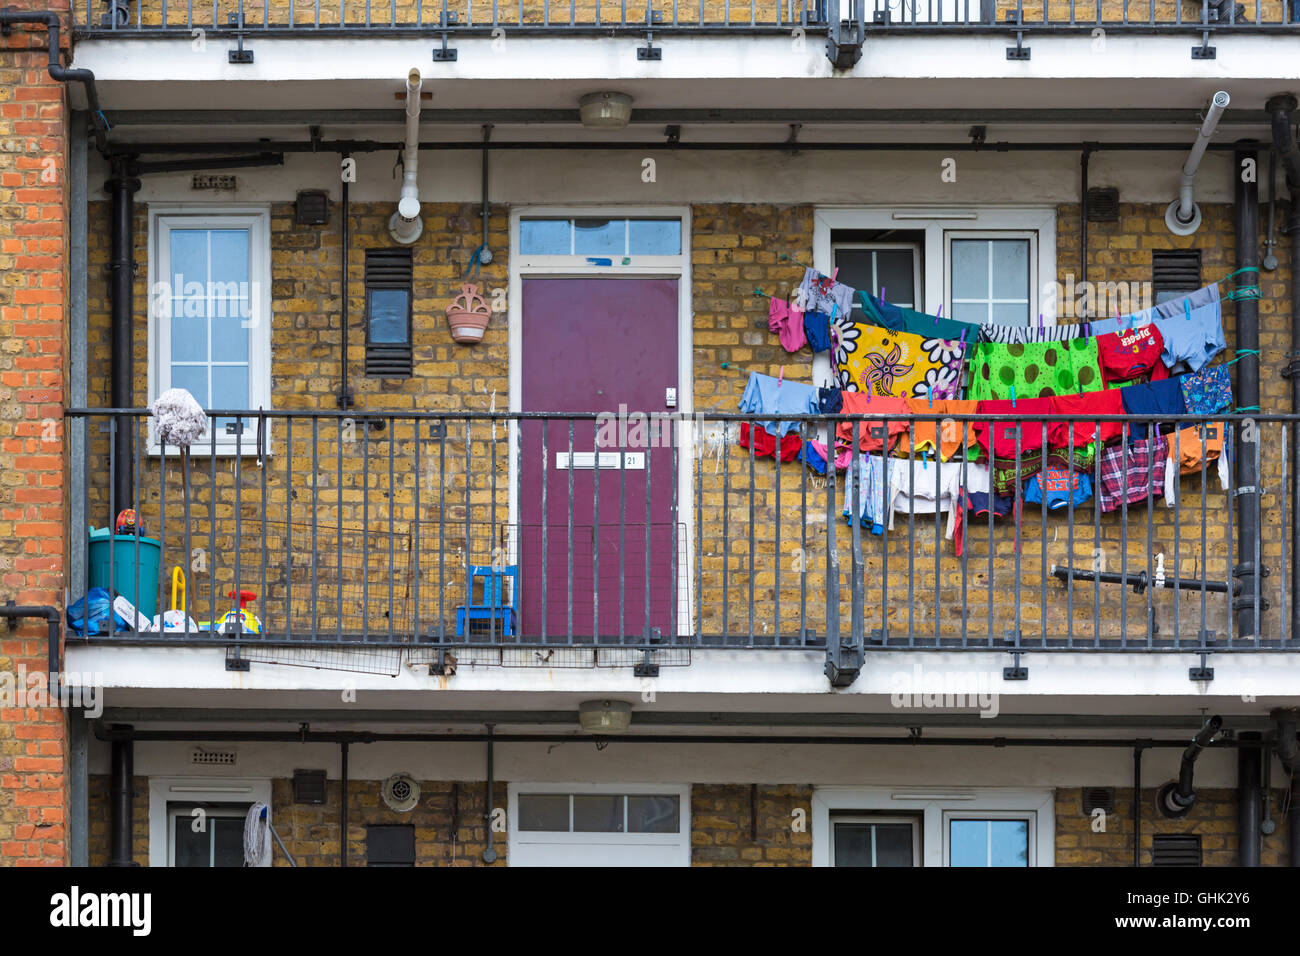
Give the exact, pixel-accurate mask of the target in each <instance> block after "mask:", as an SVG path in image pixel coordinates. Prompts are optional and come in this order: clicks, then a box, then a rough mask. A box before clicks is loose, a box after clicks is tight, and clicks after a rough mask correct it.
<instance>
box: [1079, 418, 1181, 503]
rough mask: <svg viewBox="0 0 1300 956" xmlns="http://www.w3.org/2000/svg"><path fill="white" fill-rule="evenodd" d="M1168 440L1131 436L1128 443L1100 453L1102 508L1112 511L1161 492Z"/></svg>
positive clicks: (1161, 494) (1161, 493) (1167, 455)
mask: <svg viewBox="0 0 1300 956" xmlns="http://www.w3.org/2000/svg"><path fill="white" fill-rule="evenodd" d="M1168 457H1169V439H1167V438H1166V437H1165V436H1164V435H1160V434H1157V435H1155V436H1153V437H1151V438H1138V439H1133V440H1132V441H1130V442H1129V443H1128V444H1127V445H1124V444H1118V445H1108V446H1106V447H1105V448H1104V449H1102V452H1101V463H1100V465H1101V487H1100V488H1099V489H1098V494H1097V502H1098V503H1099V504H1100V506H1101V510H1102V511H1114V510H1115V509H1116V508H1118V507H1119V506H1120V505H1122V504H1125V503H1127V504H1135V503H1136V502H1139V501H1145V500H1146V498H1147V493H1148V492H1150V494H1151V497H1152V498H1153V499H1154V498H1160V497H1162V496H1163V495H1164V487H1165V461H1166V459H1168Z"/></svg>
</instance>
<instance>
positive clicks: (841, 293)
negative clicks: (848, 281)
mask: <svg viewBox="0 0 1300 956" xmlns="http://www.w3.org/2000/svg"><path fill="white" fill-rule="evenodd" d="M794 304H795V305H796V306H798V307H799V308H800V309H802V310H803V311H804V313H808V312H820V313H822V314H823V315H827V316H829V315H831V314H832V313H834V314H835V315H848V314H849V313H851V312H852V311H853V289H852V288H850V287H849V286H846V285H845V284H844V283H843V282H836V281H835V279H834V277H832V276H824V275H822V274H821V273H820V272H818V271H817V270H816V269H804V272H803V281H802V282H800V283H799V288H798V290H796V292H795V296H794Z"/></svg>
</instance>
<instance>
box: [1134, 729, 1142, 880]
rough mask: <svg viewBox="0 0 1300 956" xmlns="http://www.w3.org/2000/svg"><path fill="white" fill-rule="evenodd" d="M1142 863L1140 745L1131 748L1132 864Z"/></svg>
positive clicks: (1137, 865)
mask: <svg viewBox="0 0 1300 956" xmlns="http://www.w3.org/2000/svg"><path fill="white" fill-rule="evenodd" d="M1141 865H1142V745H1141V744H1138V745H1136V746H1135V747H1134V748H1133V866H1135V867H1139V866H1141Z"/></svg>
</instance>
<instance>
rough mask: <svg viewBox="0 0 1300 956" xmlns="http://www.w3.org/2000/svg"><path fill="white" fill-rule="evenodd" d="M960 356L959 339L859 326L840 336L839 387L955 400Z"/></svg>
mask: <svg viewBox="0 0 1300 956" xmlns="http://www.w3.org/2000/svg"><path fill="white" fill-rule="evenodd" d="M965 354H966V348H965V346H964V345H963V344H962V343H961V341H960V340H958V341H951V340H948V339H923V338H921V336H919V335H912V334H911V333H909V332H895V331H893V330H892V329H886V328H882V327H881V326H878V325H866V324H861V323H859V324H856V325H853V326H851V327H850V328H849V329H848V330H846V331H844V332H843V333H842V335H841V340H840V348H839V355H841V356H842V359H841V361H840V363H839V376H840V385H841V387H843V388H844V389H846V390H855V391H860V392H866V391H868V390H870V391H871V392H872V394H875V395H890V396H894V397H897V398H906V397H909V396H910V397H915V398H926V397H929V396H933V397H934V398H956V397H957V390H958V387H959V385H960V382H961V370H962V362H963V361H964V359H965Z"/></svg>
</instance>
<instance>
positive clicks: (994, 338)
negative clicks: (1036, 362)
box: [979, 323, 1092, 345]
mask: <svg viewBox="0 0 1300 956" xmlns="http://www.w3.org/2000/svg"><path fill="white" fill-rule="evenodd" d="M1091 334H1092V332H1091V331H1090V330H1089V327H1088V325H1087V323H1084V324H1081V325H994V324H992V323H985V324H982V325H980V327H979V341H980V342H999V343H1001V344H1003V345H1028V344H1029V343H1030V342H1064V341H1066V340H1067V339H1083V338H1087V337H1088V336H1089V335H1091Z"/></svg>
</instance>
